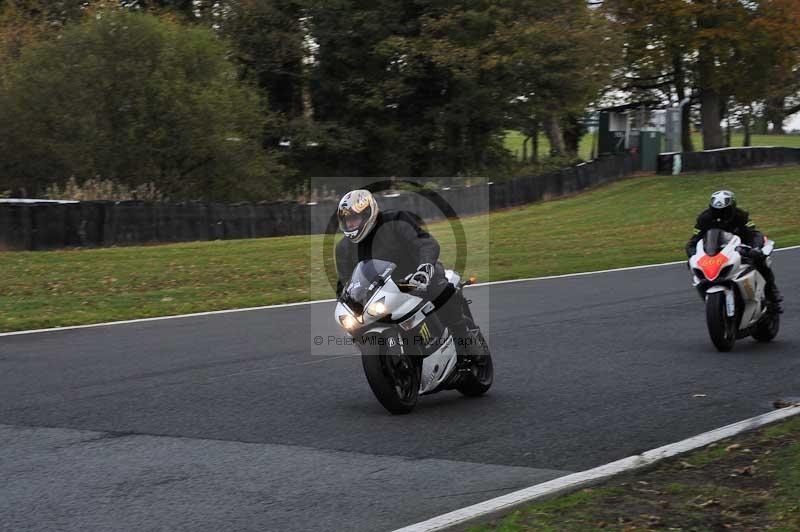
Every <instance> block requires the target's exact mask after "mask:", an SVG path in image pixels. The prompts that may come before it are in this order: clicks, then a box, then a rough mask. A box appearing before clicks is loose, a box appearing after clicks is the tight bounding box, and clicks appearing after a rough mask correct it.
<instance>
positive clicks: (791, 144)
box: [505, 131, 800, 160]
mask: <svg viewBox="0 0 800 532" xmlns="http://www.w3.org/2000/svg"><path fill="white" fill-rule="evenodd" d="M524 140H525V137H524V136H523V135H522V133H520V132H519V131H508V132H507V133H506V137H505V147H506V149H507V150H509V151H510V152H511V153H513V154H514V156H515V157H516V158H517V159H522V142H523V141H524ZM692 141H693V142H694V148H695V149H696V150H700V149H702V148H703V135H702V134H700V133H695V134H693V135H692ZM593 143H596V140H595V136H594V134H591V133H589V134H586V135H584V136H583V138H582V139H581V143H580V146H579V148H578V156H579V157H580V158H581V159H584V160H589V159H591V155H592V144H593ZM731 145H732V146H734V147H736V146H743V145H744V134H742V133H734V134H733V135H731ZM751 145H753V146H780V147H786V148H800V135H753V137H752V139H751ZM530 149H531V147H530V143H529V145H528V155H529V156H530ZM549 153H550V142H549V141H548V140H547V137H546V136H545V135H544V134H540V135H539V156H540V157H546V156H547V155H548V154H549Z"/></svg>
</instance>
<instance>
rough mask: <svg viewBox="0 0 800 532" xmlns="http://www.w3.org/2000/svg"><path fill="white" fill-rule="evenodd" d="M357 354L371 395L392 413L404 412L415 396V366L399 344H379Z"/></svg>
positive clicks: (414, 399) (416, 369) (411, 405)
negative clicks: (393, 345) (374, 350)
mask: <svg viewBox="0 0 800 532" xmlns="http://www.w3.org/2000/svg"><path fill="white" fill-rule="evenodd" d="M376 351H377V352H372V353H364V354H362V355H361V363H362V365H363V366H364V374H365V375H366V377H367V382H368V383H369V387H370V388H371V389H372V393H373V394H375V398H376V399H377V400H378V402H379V403H380V404H381V405H383V407H384V408H385V409H386V410H388V411H389V412H390V413H392V414H396V415H400V414H408V413H410V412H411V411H412V410H414V407H415V406H416V404H417V398H418V397H419V368H418V367H417V364H415V363H414V360H413V358H412V357H411V356H410V355H408V354H405V353H402V352H401V350H400V348H399V346H395V347H394V348H390V347H387V346H385V345H382V346H379V347H378V349H377V350H376Z"/></svg>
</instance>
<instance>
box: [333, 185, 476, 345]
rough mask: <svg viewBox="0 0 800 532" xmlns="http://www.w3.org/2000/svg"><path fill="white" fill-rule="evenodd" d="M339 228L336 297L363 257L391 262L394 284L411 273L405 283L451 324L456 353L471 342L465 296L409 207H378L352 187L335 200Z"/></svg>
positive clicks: (418, 219)
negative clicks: (447, 273) (449, 277)
mask: <svg viewBox="0 0 800 532" xmlns="http://www.w3.org/2000/svg"><path fill="white" fill-rule="evenodd" d="M337 216H338V219H339V228H340V229H341V231H342V232H343V233H344V235H345V237H346V238H344V239H342V240H341V241H340V242H339V243H338V244H337V245H336V271H337V274H338V282H337V286H336V296H337V297H338V296H340V295H341V293H342V290H343V289H344V287H345V285H346V284H347V282H348V280H349V279H350V275H351V274H352V272H353V270H354V269H355V267H356V265H357V264H358V263H359V262H361V261H363V260H370V259H378V260H385V261H389V262H393V263H394V264H396V265H397V268H396V269H395V270H394V272H393V273H392V278H393V279H394V280H395V281H396V282H403V281H404V280H405V279H406V278H407V277H408V276H410V275H412V274H413V277H411V279H410V280H408V282H409V283H411V284H414V285H416V286H417V289H418V290H421V291H425V292H426V295H427V297H428V298H429V299H430V300H431V301H432V302H433V304H434V305H435V306H436V308H437V312H440V317H441V318H442V322H443V323H444V324H445V325H446V326H447V327H449V328H450V330H451V331H452V333H453V339H454V341H455V344H456V350H457V351H458V353H459V354H460V355H464V354H466V351H467V348H468V346H469V344H470V342H469V339H468V338H469V337H468V333H467V325H466V321H465V319H464V314H463V311H462V309H463V305H464V300H463V296H462V295H461V293H460V292H459V291H457V290H456V289H455V287H454V286H453V285H452V284H451V283H449V282H448V281H447V279H446V277H445V273H444V267H443V266H442V264H441V263H440V262H439V243H438V242H437V241H436V239H434V238H433V237H431V235H430V234H429V233H428V232H427V231H426V230H425V228H424V227H423V225H422V220H421V219H420V218H419V217H418V216H416V215H415V214H413V213H411V212H408V211H381V210H379V208H378V204H377V202H376V201H375V197H374V196H373V195H372V193H371V192H369V191H368V190H353V191H351V192H348V193H347V194H345V195H344V196H343V197H342V199H341V201H340V202H339V209H338V213H337Z"/></svg>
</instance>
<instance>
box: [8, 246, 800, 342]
mask: <svg viewBox="0 0 800 532" xmlns="http://www.w3.org/2000/svg"><path fill="white" fill-rule="evenodd" d="M793 249H800V246H790V247H786V248H781V249H777V250H775V251H790V250H793ZM684 262H686V261H684V260H678V261H674V262H662V263H660V264H643V265H641V266H628V267H626V268H613V269H610V270H596V271H591V272H577V273H566V274H563V275H548V276H545V277H527V278H524V279H509V280H507V281H490V282H488V283H478V284H476V285H473V286H470V287H468V288H481V287H483V286H493V285H499V284H509V283H528V282H531V281H547V280H550V279H564V278H568V277H583V276H586V275H598V274H603V273H614V272H625V271H631V270H644V269H647V268H661V267H664V266H674V265H676V264H683V263H684ZM335 301H336V300H335V299H317V300H315V301H298V302H297V303H281V304H279V305H264V306H261V307H248V308H234V309H228V310H210V311H208V312H195V313H192V314H176V315H173V316H156V317H153V318H137V319H132V320H121V321H109V322H104V323H90V324H88V325H69V326H66V327H51V328H47V329H31V330H28V331H12V332H4V333H0V338H2V337H4V336H22V335H26V334H39V333H48V332H58V331H73V330H76V329H93V328H97V327H111V326H113V325H128V324H132V323H147V322H150V321H163V320H177V319H183V318H199V317H203V316H216V315H218V314H234V313H237V312H252V311H255V310H269V309H277V308H286V307H298V306H302V305H317V304H320V303H333V302H335Z"/></svg>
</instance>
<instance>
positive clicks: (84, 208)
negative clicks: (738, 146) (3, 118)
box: [0, 155, 634, 250]
mask: <svg viewBox="0 0 800 532" xmlns="http://www.w3.org/2000/svg"><path fill="white" fill-rule="evenodd" d="M633 171H634V161H633V159H632V157H631V156H629V155H623V156H615V157H609V158H603V159H598V160H596V161H592V162H590V163H584V164H581V165H578V166H576V167H573V168H568V169H565V170H561V171H557V172H552V173H548V174H544V175H539V176H534V177H525V178H519V179H513V180H509V181H501V182H496V183H486V184H480V185H473V186H469V187H450V188H444V189H439V190H436V194H438V195H439V196H440V197H441V198H442V199H444V200H445V201H446V202H447V203H449V204H450V206H452V208H453V211H454V212H456V213H457V214H458V215H459V216H461V215H471V214H481V213H485V212H487V210H498V209H505V208H509V207H517V206H520V205H525V204H528V203H534V202H537V201H542V200H546V199H550V198H557V197H560V196H565V195H569V194H572V193H575V192H578V191H581V190H584V189H586V188H589V187H592V186H595V185H599V184H602V183H608V182H611V181H615V180H617V179H620V178H623V177H626V176H629V175H631V174H632V173H633ZM426 194H428V193H427V192H425V191H422V192H421V193H416V192H414V193H404V192H399V193H396V194H390V195H385V196H379V197H378V198H379V202H380V204H381V208H383V209H406V210H410V211H412V212H415V213H417V214H418V215H419V216H421V217H422V218H423V219H425V220H427V221H431V220H438V219H442V218H444V216H445V215H444V213H442V212H441V211H440V210H439V208H438V207H437V206H436V205H435V204H434V203H433V202H432V201H428V200H427V199H426V198H425V195H426ZM487 206H488V209H487ZM336 207H337V203H336V201H332V200H327V201H321V202H319V203H309V204H302V203H297V202H291V201H285V202H276V203H234V204H221V203H202V202H186V203H146V202H141V201H83V202H76V203H13V202H3V203H0V250H47V249H59V248H69V247H107V246H123V245H134V244H147V243H166V242H191V241H201V240H231V239H240V238H261V237H270V236H288V235H304V234H320V233H324V232H325V230H326V228H327V227H328V224H329V223H330V222H331V217H332V216H333V215H334V214H335V212H336Z"/></svg>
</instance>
